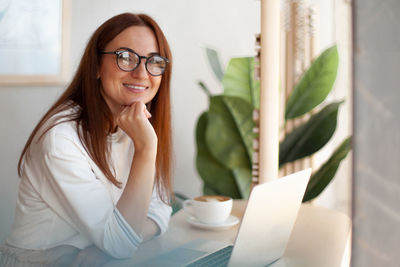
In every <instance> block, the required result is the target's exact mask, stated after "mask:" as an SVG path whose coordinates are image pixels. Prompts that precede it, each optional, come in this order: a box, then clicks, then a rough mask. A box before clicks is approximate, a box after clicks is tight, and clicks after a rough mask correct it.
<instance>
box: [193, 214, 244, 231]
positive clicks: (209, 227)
mask: <svg viewBox="0 0 400 267" xmlns="http://www.w3.org/2000/svg"><path fill="white" fill-rule="evenodd" d="M186 221H187V222H188V223H190V224H191V225H193V226H196V227H198V228H202V229H207V230H222V229H227V228H229V227H232V226H234V225H236V224H238V223H239V218H238V217H236V216H233V215H230V216H229V217H228V219H226V221H224V222H222V223H215V224H209V223H203V222H201V221H199V220H198V219H197V218H195V217H193V216H188V217H186Z"/></svg>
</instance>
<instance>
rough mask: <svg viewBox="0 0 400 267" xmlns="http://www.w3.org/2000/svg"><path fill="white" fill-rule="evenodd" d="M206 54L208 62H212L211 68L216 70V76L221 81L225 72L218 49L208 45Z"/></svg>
mask: <svg viewBox="0 0 400 267" xmlns="http://www.w3.org/2000/svg"><path fill="white" fill-rule="evenodd" d="M206 54H207V59H208V63H209V64H210V66H211V69H212V70H213V71H214V74H215V77H217V79H218V80H219V81H222V77H224V72H223V70H222V67H221V63H220V61H219V57H218V53H217V51H216V50H214V49H212V48H209V47H206Z"/></svg>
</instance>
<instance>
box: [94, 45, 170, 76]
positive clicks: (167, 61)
mask: <svg viewBox="0 0 400 267" xmlns="http://www.w3.org/2000/svg"><path fill="white" fill-rule="evenodd" d="M120 49H121V50H116V51H109V52H107V51H101V52H100V54H111V55H115V56H116V57H115V61H116V63H117V66H118V68H119V69H120V70H122V71H125V72H131V71H134V70H135V69H137V68H138V67H139V66H140V63H141V62H142V58H143V59H145V60H146V61H145V63H144V66H145V68H146V71H147V73H149V74H150V75H151V76H161V75H163V74H164V72H165V70H166V69H167V66H168V63H169V60H168V58H166V57H162V56H160V55H158V54H154V55H151V56H149V57H146V56H141V55H139V54H138V53H136V52H135V51H133V50H132V49H130V48H126V47H123V48H120ZM124 52H131V53H134V54H135V55H136V56H137V57H138V58H139V62H138V63H137V64H136V66H135V67H134V68H133V69H131V70H124V69H122V68H121V67H120V66H119V64H118V57H119V55H120V54H122V53H124ZM152 57H160V58H162V59H163V60H165V62H166V65H165V68H164V70H163V72H162V73H160V74H157V75H154V74H152V73H151V72H150V71H149V69H148V68H147V62H148V59H149V58H152Z"/></svg>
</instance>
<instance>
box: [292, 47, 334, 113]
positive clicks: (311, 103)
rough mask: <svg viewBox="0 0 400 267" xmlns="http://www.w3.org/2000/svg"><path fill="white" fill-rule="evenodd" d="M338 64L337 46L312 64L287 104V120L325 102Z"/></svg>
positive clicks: (326, 51) (325, 52) (329, 49)
mask: <svg viewBox="0 0 400 267" xmlns="http://www.w3.org/2000/svg"><path fill="white" fill-rule="evenodd" d="M338 64H339V56H338V51H337V47H336V45H335V46H332V47H330V48H328V49H327V50H325V51H324V52H323V53H322V54H321V55H320V56H319V57H318V58H317V59H316V60H315V61H314V62H313V63H312V64H311V66H310V68H309V69H308V70H307V71H306V72H305V73H304V75H303V76H302V78H301V80H300V82H299V83H298V84H297V86H296V87H295V88H294V90H293V92H292V94H291V95H290V98H289V100H288V102H287V103H286V111H285V119H293V118H296V117H299V116H301V115H303V114H305V113H307V112H309V111H311V110H312V109H313V108H314V107H316V106H317V105H319V104H320V103H321V102H322V101H324V99H325V98H326V97H327V96H328V94H329V92H330V91H331V90H332V86H333V84H334V82H335V79H336V74H337V69H338Z"/></svg>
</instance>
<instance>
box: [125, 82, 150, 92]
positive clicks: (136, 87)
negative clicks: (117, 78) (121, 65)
mask: <svg viewBox="0 0 400 267" xmlns="http://www.w3.org/2000/svg"><path fill="white" fill-rule="evenodd" d="M123 85H124V86H125V87H126V88H128V90H129V91H132V92H143V91H144V90H146V89H147V88H148V87H147V86H144V85H138V84H129V83H124V84H123Z"/></svg>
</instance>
